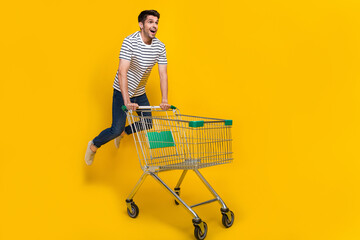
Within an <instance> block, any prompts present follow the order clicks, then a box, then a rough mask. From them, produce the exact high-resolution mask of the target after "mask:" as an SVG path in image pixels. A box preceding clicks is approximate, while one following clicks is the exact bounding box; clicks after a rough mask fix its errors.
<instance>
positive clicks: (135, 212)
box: [127, 202, 139, 218]
mask: <svg viewBox="0 0 360 240" xmlns="http://www.w3.org/2000/svg"><path fill="white" fill-rule="evenodd" d="M127 213H128V214H129V216H130V217H131V218H136V217H137V216H138V215H139V208H138V206H137V205H136V204H135V203H134V202H132V203H131V211H130V210H129V209H127Z"/></svg>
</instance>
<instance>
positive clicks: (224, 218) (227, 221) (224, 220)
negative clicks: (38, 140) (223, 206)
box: [222, 211, 235, 228]
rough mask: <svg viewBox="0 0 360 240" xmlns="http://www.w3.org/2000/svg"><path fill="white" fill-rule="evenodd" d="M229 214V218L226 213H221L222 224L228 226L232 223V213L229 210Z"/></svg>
mask: <svg viewBox="0 0 360 240" xmlns="http://www.w3.org/2000/svg"><path fill="white" fill-rule="evenodd" d="M230 214H231V219H229V217H228V215H227V214H226V213H223V214H222V215H223V216H222V224H223V225H224V226H225V227H226V228H229V227H231V226H232V225H233V223H234V217H235V216H234V213H233V212H232V211H230Z"/></svg>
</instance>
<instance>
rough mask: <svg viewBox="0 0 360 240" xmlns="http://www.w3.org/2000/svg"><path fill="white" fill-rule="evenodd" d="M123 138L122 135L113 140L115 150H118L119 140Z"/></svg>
mask: <svg viewBox="0 0 360 240" xmlns="http://www.w3.org/2000/svg"><path fill="white" fill-rule="evenodd" d="M123 137H124V135H120V136H118V137H117V138H115V139H114V143H115V147H116V148H119V146H120V141H121V139H123Z"/></svg>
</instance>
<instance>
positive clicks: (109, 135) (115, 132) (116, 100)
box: [93, 89, 126, 148]
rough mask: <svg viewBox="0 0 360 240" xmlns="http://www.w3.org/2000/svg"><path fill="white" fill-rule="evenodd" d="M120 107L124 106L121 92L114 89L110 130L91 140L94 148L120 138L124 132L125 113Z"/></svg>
mask: <svg viewBox="0 0 360 240" xmlns="http://www.w3.org/2000/svg"><path fill="white" fill-rule="evenodd" d="M122 105H124V100H123V97H122V95H121V92H119V91H117V90H116V89H114V94H113V105H112V125H111V127H110V128H107V129H105V130H104V131H102V132H101V133H100V134H99V135H98V136H97V137H95V138H94V139H93V143H94V145H95V146H96V147H98V148H99V147H101V146H102V145H104V144H105V143H107V142H109V141H110V140H112V139H114V138H116V137H118V136H120V134H121V133H122V132H123V131H124V128H125V123H126V113H125V112H124V111H123V110H122V109H121V106H122Z"/></svg>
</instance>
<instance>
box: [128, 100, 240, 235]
mask: <svg viewBox="0 0 360 240" xmlns="http://www.w3.org/2000/svg"><path fill="white" fill-rule="evenodd" d="M123 110H124V111H125V112H126V113H127V120H128V123H129V124H130V126H131V129H132V132H133V134H132V135H133V138H134V142H135V146H136V150H137V154H138V157H139V163H140V167H141V169H142V170H143V174H142V175H141V177H140V179H139V180H138V182H137V183H136V185H135V187H134V188H133V189H132V191H131V193H130V194H129V196H128V198H127V199H126V204H127V212H128V214H129V216H130V217H132V218H136V217H137V216H138V213H139V208H138V207H137V205H136V204H135V202H134V201H133V198H134V196H135V195H136V193H137V191H138V190H139V189H140V187H141V185H142V184H143V183H144V181H145V179H146V178H147V176H149V175H150V176H152V177H153V178H154V179H155V180H156V181H157V182H159V183H160V184H161V185H162V186H163V187H165V189H167V190H168V191H167V192H169V193H170V194H171V195H172V196H173V197H174V198H175V204H176V205H179V204H181V205H182V206H183V207H185V209H186V210H187V212H189V213H190V214H191V215H192V216H193V220H192V222H193V225H194V227H195V229H194V235H195V237H196V238H197V239H205V237H206V235H207V225H206V223H205V222H204V221H202V220H201V218H200V217H199V216H198V215H197V213H196V212H195V211H194V210H193V208H194V207H197V206H201V205H204V204H208V203H212V202H218V203H219V204H220V205H221V209H220V211H221V214H222V223H223V225H224V226H225V227H227V228H228V227H231V226H232V224H233V222H234V213H233V212H232V211H230V210H229V208H228V207H227V206H226V204H225V202H224V201H223V200H222V199H221V198H220V196H219V195H218V194H217V193H216V192H215V190H214V189H213V188H212V187H211V185H210V184H209V183H208V181H207V180H206V179H205V178H204V176H203V175H202V174H201V173H200V172H199V168H203V167H208V166H213V165H219V164H225V163H230V162H232V151H231V142H232V139H231V134H230V129H231V126H232V121H231V120H224V119H217V118H205V117H198V116H191V115H181V114H180V111H179V109H177V108H176V107H174V106H171V109H170V110H168V111H165V110H161V108H160V107H158V106H141V107H139V108H138V110H140V111H138V110H137V114H138V115H137V116H136V115H135V114H134V113H135V112H134V111H131V110H129V111H127V109H126V107H125V106H123ZM145 112H148V113H149V112H150V113H151V116H148V115H147V116H145V115H144V113H145ZM170 112H172V114H171V115H169V113H170ZM154 113H156V114H159V113H161V114H162V116H157V115H156V114H155V116H152V115H153V114H154ZM189 119H191V120H192V121H190V120H189ZM193 119H195V120H193ZM136 120H138V121H136ZM159 122H160V123H159ZM175 123H176V124H175ZM184 124H189V127H186V126H185V125H184ZM220 124H221V125H220ZM146 125H148V126H146ZM179 125H180V126H179ZM204 125H209V126H210V127H209V128H208V129H206V127H205V128H204ZM160 127H166V128H165V130H166V131H162V132H163V133H164V134H165V135H167V137H166V140H164V139H165V138H164V137H159V136H160V135H161V131H159V130H163V129H160ZM174 128H175V130H174ZM169 129H170V130H169ZM169 131H170V132H171V134H170V133H169ZM195 131H197V132H195ZM201 131H209V132H210V131H216V133H215V132H214V135H216V138H215V137H210V138H213V139H212V141H209V140H206V141H204V139H208V138H209V135H208V134H207V135H205V138H202V137H201V138H200V137H199V136H202V135H200V134H203V133H202V132H201ZM193 132H194V133H193ZM159 133H160V135H159ZM164 134H162V135H164ZM190 135H191V136H190ZM153 136H157V138H154V137H153ZM191 137H193V138H194V139H191ZM169 139H170V140H169ZM174 139H175V140H174ZM199 141H200V142H199ZM201 141H203V142H201ZM198 145H201V146H198ZM216 147H219V148H221V149H222V150H224V153H222V154H214V153H215V151H214V150H215V148H216ZM166 148H167V149H166ZM164 149H166V150H164ZM169 149H170V150H169ZM203 150H205V151H204V152H203ZM156 151H157V152H156ZM186 151H189V152H186ZM159 152H160V154H159ZM166 154H170V155H166ZM193 157H196V158H195V159H194V158H193ZM159 159H160V160H159ZM169 170H182V174H181V176H180V178H179V180H178V182H177V184H176V186H175V188H174V190H173V189H171V188H170V187H169V186H168V185H167V184H166V183H165V182H164V181H163V180H162V179H161V178H160V177H159V172H162V171H169ZM189 170H192V171H194V172H195V174H196V175H197V176H198V177H199V178H200V180H201V182H202V183H203V184H204V185H205V186H206V187H207V189H208V190H209V191H210V192H211V194H212V195H213V196H214V198H213V199H210V200H207V201H204V202H201V203H197V204H195V205H192V206H189V205H188V204H187V203H186V202H185V201H184V200H183V199H182V198H180V186H181V184H182V182H183V180H184V178H185V176H186V174H187V172H188V171H189Z"/></svg>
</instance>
